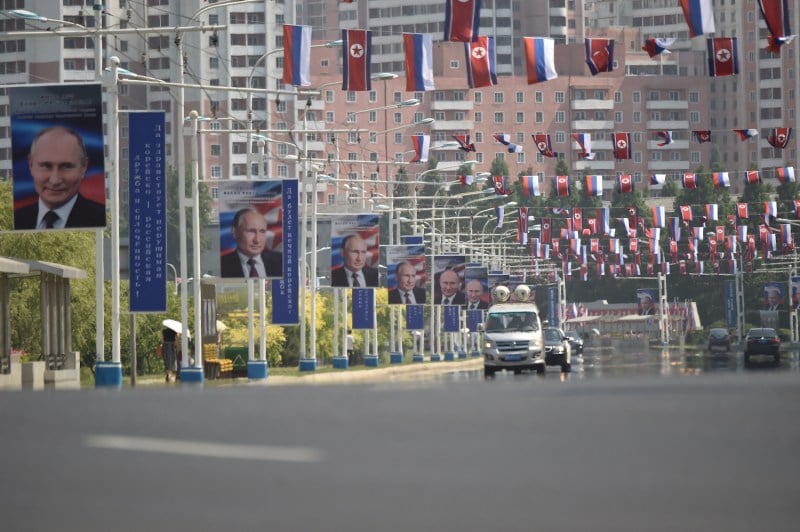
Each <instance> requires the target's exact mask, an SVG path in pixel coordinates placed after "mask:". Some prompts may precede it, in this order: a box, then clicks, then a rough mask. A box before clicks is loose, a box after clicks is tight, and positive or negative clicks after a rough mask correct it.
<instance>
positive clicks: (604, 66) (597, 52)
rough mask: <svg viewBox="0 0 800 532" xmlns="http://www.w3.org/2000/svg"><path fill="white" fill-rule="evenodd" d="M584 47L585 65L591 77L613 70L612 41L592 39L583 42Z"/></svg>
mask: <svg viewBox="0 0 800 532" xmlns="http://www.w3.org/2000/svg"><path fill="white" fill-rule="evenodd" d="M584 46H585V47H586V64H587V65H589V70H590V71H591V73H592V76H596V75H597V74H599V73H600V72H611V71H612V70H614V39H593V38H588V37H587V38H586V39H585V40H584Z"/></svg>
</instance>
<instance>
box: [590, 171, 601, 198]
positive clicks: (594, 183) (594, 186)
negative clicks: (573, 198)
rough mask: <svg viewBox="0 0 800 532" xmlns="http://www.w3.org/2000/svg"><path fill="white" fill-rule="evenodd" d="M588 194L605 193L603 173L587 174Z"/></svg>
mask: <svg viewBox="0 0 800 532" xmlns="http://www.w3.org/2000/svg"><path fill="white" fill-rule="evenodd" d="M586 195H587V196H602V195H603V176H601V175H587V176H586Z"/></svg>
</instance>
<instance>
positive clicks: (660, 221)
mask: <svg viewBox="0 0 800 532" xmlns="http://www.w3.org/2000/svg"><path fill="white" fill-rule="evenodd" d="M653 225H654V226H655V227H665V226H666V225H667V209H666V207H664V206H663V205H656V206H654V207H653Z"/></svg>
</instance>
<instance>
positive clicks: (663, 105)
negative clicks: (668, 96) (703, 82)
mask: <svg viewBox="0 0 800 532" xmlns="http://www.w3.org/2000/svg"><path fill="white" fill-rule="evenodd" d="M688 108H689V102H688V100H652V101H648V102H647V104H646V105H645V109H647V110H648V111H651V110H652V111H658V110H667V111H680V110H682V109H688Z"/></svg>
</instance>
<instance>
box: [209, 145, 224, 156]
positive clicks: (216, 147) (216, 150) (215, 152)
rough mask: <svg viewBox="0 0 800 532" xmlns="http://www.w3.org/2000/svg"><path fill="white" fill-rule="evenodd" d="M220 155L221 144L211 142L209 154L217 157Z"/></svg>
mask: <svg viewBox="0 0 800 532" xmlns="http://www.w3.org/2000/svg"><path fill="white" fill-rule="evenodd" d="M220 155H222V146H221V145H219V144H212V145H211V156H212V157H219V156H220Z"/></svg>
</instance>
